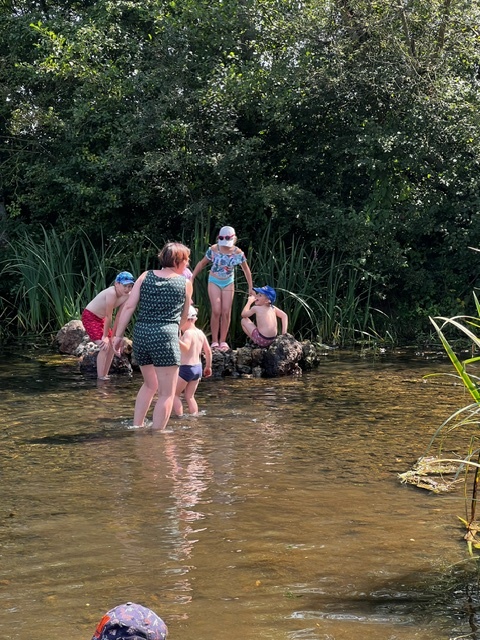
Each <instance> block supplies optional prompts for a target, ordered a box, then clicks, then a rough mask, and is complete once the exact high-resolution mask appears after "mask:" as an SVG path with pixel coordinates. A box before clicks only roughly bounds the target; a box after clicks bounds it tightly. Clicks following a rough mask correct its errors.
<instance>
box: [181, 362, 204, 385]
mask: <svg viewBox="0 0 480 640" xmlns="http://www.w3.org/2000/svg"><path fill="white" fill-rule="evenodd" d="M178 375H179V376H180V378H181V379H182V380H185V382H192V380H200V378H201V377H202V365H201V363H200V362H199V363H198V364H181V365H180V370H179V372H178Z"/></svg>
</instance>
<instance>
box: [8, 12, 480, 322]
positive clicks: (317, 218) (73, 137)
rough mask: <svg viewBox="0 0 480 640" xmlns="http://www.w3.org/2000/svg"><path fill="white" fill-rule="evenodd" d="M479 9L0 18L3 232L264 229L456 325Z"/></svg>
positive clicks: (468, 242) (475, 230) (385, 302)
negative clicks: (354, 269)
mask: <svg viewBox="0 0 480 640" xmlns="http://www.w3.org/2000/svg"><path fill="white" fill-rule="evenodd" d="M479 24H480V8H479V3H478V2H476V1H475V2H466V1H465V2H464V1H458V0H406V1H403V0H398V1H397V0H395V1H393V2H392V1H391V0H368V1H367V0H351V1H350V0H332V1H327V0H304V1H302V0H296V1H293V0H209V1H207V0H182V2H178V1H177V0H168V1H167V0H144V1H143V2H141V3H139V2H135V1H130V0H100V1H95V2H94V1H93V0H92V1H87V2H85V1H83V2H75V1H69V0H62V2H54V1H52V0H44V1H41V2H27V1H23V2H22V1H18V2H17V1H15V0H4V1H3V2H1V3H0V36H1V37H0V58H1V65H0V90H1V92H2V97H3V100H2V106H1V118H0V136H1V137H0V159H1V163H2V172H1V176H2V177H1V190H2V196H3V199H4V202H5V206H6V212H7V214H6V218H7V225H9V228H10V229H12V228H15V227H18V226H24V225H27V226H32V227H33V226H35V225H36V224H39V223H41V224H43V225H46V226H49V225H52V226H58V225H60V224H61V225H64V226H66V227H67V228H70V229H75V228H77V227H82V228H83V229H85V230H87V231H88V232H89V233H90V234H91V235H92V237H95V235H96V234H99V233H100V231H101V230H102V231H103V232H106V233H107V234H109V235H110V236H114V235H115V234H116V233H125V232H130V231H138V232H141V233H145V234H146V235H148V236H149V237H152V238H154V239H156V238H166V237H179V236H180V235H181V234H182V233H183V234H186V239H187V240H188V234H189V233H191V229H192V228H193V226H194V223H195V221H196V220H198V219H202V220H209V221H211V224H212V226H215V227H216V226H217V225H218V224H220V223H222V222H229V223H230V224H233V225H234V226H235V227H236V228H237V229H238V232H239V236H241V237H242V238H244V239H245V240H246V241H248V242H251V243H252V246H253V247H255V239H256V237H258V235H259V234H260V233H262V232H263V231H264V230H265V229H266V228H267V227H268V226H269V225H273V227H274V228H275V229H277V230H279V232H281V233H282V234H283V235H284V236H285V237H296V238H299V239H301V240H302V241H303V242H304V243H305V244H306V246H308V247H309V248H310V249H311V250H312V251H315V256H316V259H317V260H319V261H320V262H322V261H325V263H328V262H329V261H330V260H331V259H332V256H333V255H341V256H342V259H343V260H346V261H349V262H351V263H352V264H354V265H359V266H361V267H362V268H364V269H366V270H367V271H368V272H369V273H371V274H372V275H373V277H375V278H376V281H377V283H378V287H377V298H378V300H377V302H378V305H379V306H380V307H381V308H383V309H384V310H385V311H387V312H389V313H397V314H399V313H400V314H403V316H404V317H408V318H409V321H410V320H413V319H414V318H416V317H423V316H426V315H428V313H432V312H433V313H436V312H437V311H441V312H442V313H443V314H449V313H451V312H455V311H456V310H458V308H461V305H462V304H465V301H466V300H467V298H468V295H469V293H470V291H471V289H472V288H473V287H474V286H475V284H476V279H477V277H478V274H479V269H478V266H477V265H478V258H477V257H476V255H475V254H473V253H472V252H471V251H470V250H469V249H468V247H469V246H479V244H480V223H479V216H478V209H479V193H480V189H479V187H480V185H479V180H480V171H479V162H480V142H479V140H480V136H479V135H478V134H479V131H480V126H479V125H480V122H479V119H480V109H479V106H480V105H479V68H480V67H479V63H480V28H479V26H478V25H479Z"/></svg>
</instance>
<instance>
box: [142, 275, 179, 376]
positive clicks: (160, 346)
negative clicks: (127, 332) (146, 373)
mask: <svg viewBox="0 0 480 640" xmlns="http://www.w3.org/2000/svg"><path fill="white" fill-rule="evenodd" d="M186 282H187V281H186V279H185V278H184V277H183V276H178V277H173V278H161V277H159V276H156V275H155V274H154V273H153V271H148V273H147V275H146V276H145V280H144V281H143V282H142V286H141V287H140V300H139V304H138V319H137V321H136V323H135V328H134V330H133V354H134V356H135V359H136V361H137V362H138V364H139V365H140V366H145V365H148V364H153V366H154V367H173V366H175V365H180V345H179V343H178V325H179V323H180V316H181V315H182V310H183V306H184V304H185V285H186Z"/></svg>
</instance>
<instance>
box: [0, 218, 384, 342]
mask: <svg viewBox="0 0 480 640" xmlns="http://www.w3.org/2000/svg"><path fill="white" fill-rule="evenodd" d="M216 231H217V229H216V227H215V228H214V227H213V225H212V224H211V221H210V220H208V219H207V220H203V219H199V220H198V222H197V224H196V225H195V228H194V229H193V230H192V234H191V236H190V237H187V235H186V234H185V235H184V237H183V238H182V241H183V242H184V243H185V244H187V245H188V246H189V247H190V249H191V261H190V262H191V268H192V269H193V268H194V266H195V264H197V262H198V261H199V260H200V259H201V258H202V257H203V256H204V255H205V251H206V250H207V248H208V246H209V245H210V244H212V243H213V242H214V241H215V234H216ZM239 246H240V247H241V248H242V249H243V250H244V251H245V253H246V255H247V258H248V262H249V265H250V268H251V270H252V273H253V278H254V285H255V286H259V287H260V286H263V285H265V284H269V285H270V286H273V287H274V288H275V289H276V290H277V295H278V298H277V304H278V306H279V307H280V308H281V309H283V310H284V311H286V313H287V314H288V316H289V332H290V333H292V334H293V335H295V337H297V339H310V340H312V341H314V342H321V343H326V344H332V345H333V344H334V345H338V346H344V345H346V344H352V343H353V342H355V341H356V340H358V339H360V338H364V337H365V336H367V337H369V339H372V340H375V341H377V340H380V338H379V335H378V333H377V332H376V331H375V328H374V325H373V316H374V314H375V310H374V309H373V308H372V307H371V298H372V291H373V279H372V278H371V277H370V276H369V275H368V274H366V273H365V272H363V271H362V270H360V269H358V268H356V267H354V266H353V265H350V264H348V263H343V262H342V260H341V258H340V259H337V258H336V257H335V256H333V257H332V258H331V259H330V260H329V262H328V264H326V263H325V259H324V258H323V256H321V255H319V254H318V252H316V251H310V250H307V249H306V248H305V247H304V246H303V245H302V244H301V243H300V242H299V241H298V240H296V239H295V238H291V239H288V242H287V240H286V239H285V238H283V237H282V236H280V235H279V234H273V233H272V232H271V229H270V228H268V229H267V230H266V232H265V233H264V234H263V236H262V237H261V238H260V239H259V242H258V244H256V245H255V246H253V245H250V246H246V245H245V244H244V243H242V240H241V239H240V240H239ZM158 249H159V247H158V246H156V245H155V243H154V242H153V241H152V240H151V239H149V238H147V237H145V236H142V235H141V234H135V235H133V236H132V235H129V236H116V237H115V238H113V239H109V240H106V239H105V238H102V237H101V238H100V240H99V241H98V242H96V243H95V244H94V243H93V242H92V241H91V240H90V238H89V237H88V236H87V235H86V234H85V233H84V232H82V231H81V230H80V231H77V232H59V231H56V230H55V229H49V230H47V229H43V228H42V229H41V230H40V233H39V235H38V236H36V237H33V236H31V235H29V234H28V233H26V232H24V233H22V234H19V236H18V237H17V238H15V239H14V240H12V241H11V242H10V244H9V246H8V250H7V257H6V258H5V259H4V260H3V261H2V262H0V276H1V277H2V280H3V281H5V280H8V281H9V282H11V283H12V284H11V288H10V292H9V294H8V295H5V296H4V297H3V298H2V299H0V318H1V319H2V326H3V331H4V333H5V332H8V333H10V334H12V335H17V336H19V335H26V334H32V333H33V334H44V333H46V332H55V331H57V330H58V329H59V328H60V327H62V326H63V325H64V324H66V323H67V322H68V321H69V320H72V319H75V318H80V316H81V312H82V310H83V308H84V307H85V306H86V304H88V302H89V301H90V300H91V299H92V298H93V297H94V295H96V293H98V292H99V291H100V290H101V289H104V288H105V287H106V286H108V285H109V284H111V283H112V282H113V280H114V278H115V275H116V274H117V273H118V272H119V271H123V270H125V269H127V270H129V271H131V272H132V273H133V274H134V275H135V276H138V275H139V274H140V273H141V272H143V271H145V270H146V269H148V268H153V267H155V266H156V255H157V253H158ZM207 272H208V269H205V270H204V271H203V272H202V273H201V274H200V275H199V276H198V278H197V279H196V281H195V287H194V303H195V306H196V307H197V308H198V310H199V320H198V325H199V326H200V327H202V328H203V329H204V330H205V331H206V332H207V333H208V330H209V316H210V304H209V299H208V292H207ZM237 272H238V273H237V276H236V288H237V293H236V295H235V298H234V304H233V308H232V324H231V330H230V341H231V344H232V346H240V345H242V344H244V342H245V336H244V334H243V332H242V330H241V326H240V313H241V310H242V308H243V306H244V304H245V302H246V299H247V295H248V291H247V283H246V281H245V278H244V277H243V273H242V272H241V270H240V269H238V270H237Z"/></svg>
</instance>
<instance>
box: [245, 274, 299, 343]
mask: <svg viewBox="0 0 480 640" xmlns="http://www.w3.org/2000/svg"><path fill="white" fill-rule="evenodd" d="M253 290H254V291H255V295H254V296H249V298H248V300H247V304H246V305H245V307H244V308H243V311H242V329H243V330H244V331H245V333H246V334H247V336H249V337H250V338H251V340H252V341H253V342H254V343H255V344H257V345H258V346H259V347H264V348H266V347H269V346H270V345H271V344H272V342H273V341H274V340H275V338H276V337H277V333H278V320H280V321H281V323H282V333H287V329H288V316H287V314H286V313H285V311H282V310H281V309H279V308H278V307H274V306H273V303H274V302H275V300H276V299H277V292H276V291H275V289H272V287H269V286H268V285H265V286H264V287H254V288H253ZM252 305H253V306H252ZM253 315H254V316H256V318H255V319H256V321H257V324H256V325H255V323H254V322H252V320H250V318H251V316H253Z"/></svg>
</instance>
